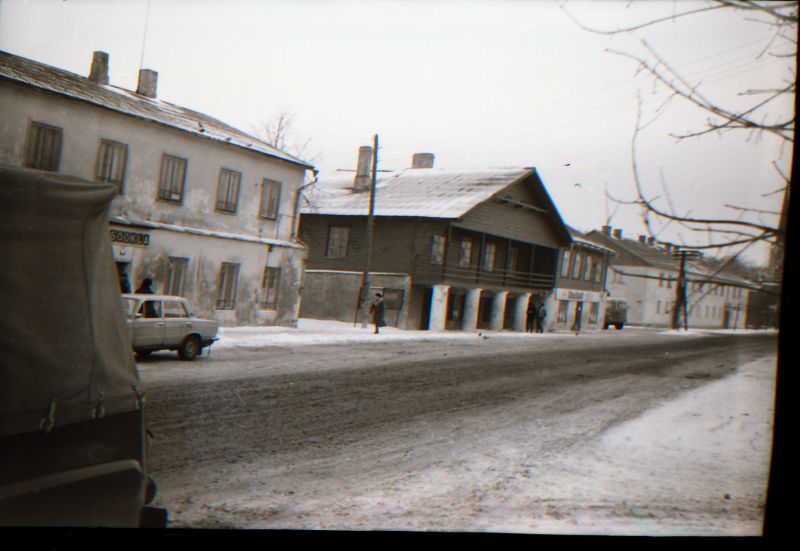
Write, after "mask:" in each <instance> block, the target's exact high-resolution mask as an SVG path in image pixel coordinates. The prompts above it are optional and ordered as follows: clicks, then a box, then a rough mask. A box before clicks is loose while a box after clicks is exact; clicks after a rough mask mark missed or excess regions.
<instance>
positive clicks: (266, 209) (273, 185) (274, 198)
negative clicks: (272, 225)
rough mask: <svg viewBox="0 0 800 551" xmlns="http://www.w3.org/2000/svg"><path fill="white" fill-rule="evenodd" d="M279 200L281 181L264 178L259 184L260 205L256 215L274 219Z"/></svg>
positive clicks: (276, 215) (276, 214)
mask: <svg viewBox="0 0 800 551" xmlns="http://www.w3.org/2000/svg"><path fill="white" fill-rule="evenodd" d="M280 202H281V183H280V182H276V181H275V180H267V179H266V178H264V181H263V183H262V184H261V207H260V208H259V211H258V215H259V216H260V217H261V218H270V219H272V220H275V219H276V218H277V217H278V210H279V207H280Z"/></svg>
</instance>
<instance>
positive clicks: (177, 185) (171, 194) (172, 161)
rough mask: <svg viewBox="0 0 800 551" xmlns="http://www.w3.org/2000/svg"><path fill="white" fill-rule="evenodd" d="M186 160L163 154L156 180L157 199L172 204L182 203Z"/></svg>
mask: <svg viewBox="0 0 800 551" xmlns="http://www.w3.org/2000/svg"><path fill="white" fill-rule="evenodd" d="M186 165H187V161H186V159H181V158H180V157H174V156H172V155H167V154H164V156H163V157H162V158H161V174H160V176H159V180H158V198H159V199H162V200H164V201H170V202H172V203H183V190H184V187H185V185H186Z"/></svg>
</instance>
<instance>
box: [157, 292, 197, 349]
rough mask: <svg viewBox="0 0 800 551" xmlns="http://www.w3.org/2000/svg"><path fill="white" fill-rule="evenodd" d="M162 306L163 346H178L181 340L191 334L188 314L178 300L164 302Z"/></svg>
mask: <svg viewBox="0 0 800 551" xmlns="http://www.w3.org/2000/svg"><path fill="white" fill-rule="evenodd" d="M163 306H164V312H163V313H164V344H165V345H166V346H179V345H180V344H181V343H182V342H183V338H184V337H185V336H186V335H187V334H188V333H190V332H191V329H192V322H191V320H189V312H187V311H186V307H185V306H184V304H183V302H181V301H179V300H165V301H164V302H163Z"/></svg>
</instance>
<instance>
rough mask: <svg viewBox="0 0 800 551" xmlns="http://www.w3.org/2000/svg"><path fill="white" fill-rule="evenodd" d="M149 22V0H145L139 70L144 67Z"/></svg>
mask: <svg viewBox="0 0 800 551" xmlns="http://www.w3.org/2000/svg"><path fill="white" fill-rule="evenodd" d="M149 22H150V0H147V11H146V12H145V15H144V32H143V33H142V55H141V57H140V58H139V70H140V71H141V70H142V69H143V68H144V45H145V42H146V41H147V25H148V23H149Z"/></svg>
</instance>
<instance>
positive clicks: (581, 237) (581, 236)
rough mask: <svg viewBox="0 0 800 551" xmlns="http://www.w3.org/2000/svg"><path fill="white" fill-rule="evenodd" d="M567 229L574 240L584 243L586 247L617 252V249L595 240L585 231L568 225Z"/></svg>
mask: <svg viewBox="0 0 800 551" xmlns="http://www.w3.org/2000/svg"><path fill="white" fill-rule="evenodd" d="M567 231H568V232H569V236H570V237H571V238H572V241H574V242H576V243H579V244H581V245H583V246H585V247H589V248H591V249H596V250H600V251H603V252H608V253H611V254H616V251H615V250H614V249H611V248H609V247H605V246H603V245H601V244H600V243H598V242H597V241H594V240H593V239H591V238H590V237H589V236H588V235H586V234H585V233H582V232H579V231H578V230H576V229H575V228H573V227H570V226H567Z"/></svg>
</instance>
